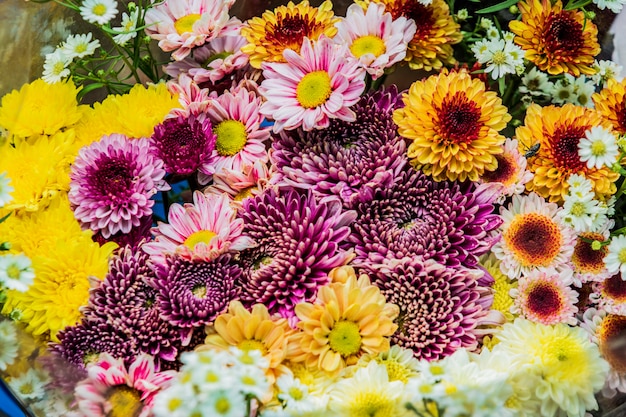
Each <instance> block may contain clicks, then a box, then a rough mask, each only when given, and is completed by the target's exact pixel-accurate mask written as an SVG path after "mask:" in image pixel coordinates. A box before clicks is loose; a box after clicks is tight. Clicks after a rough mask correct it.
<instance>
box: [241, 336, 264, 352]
mask: <svg viewBox="0 0 626 417" xmlns="http://www.w3.org/2000/svg"><path fill="white" fill-rule="evenodd" d="M237 347H238V348H239V349H241V350H243V351H244V352H248V351H251V350H258V351H260V352H261V353H263V354H264V355H265V353H266V352H267V350H266V349H265V346H264V345H263V343H261V342H259V341H258V340H254V339H246V340H242V341H241V342H239V344H238V345H237Z"/></svg>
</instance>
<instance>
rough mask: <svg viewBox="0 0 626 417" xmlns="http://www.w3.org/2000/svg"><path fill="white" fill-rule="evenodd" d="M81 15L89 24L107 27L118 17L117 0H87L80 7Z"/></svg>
mask: <svg viewBox="0 0 626 417" xmlns="http://www.w3.org/2000/svg"><path fill="white" fill-rule="evenodd" d="M79 10H80V15H81V16H82V18H83V19H85V20H86V21H87V22H89V23H94V24H97V25H106V24H107V23H109V22H110V21H111V19H113V18H114V17H115V15H117V2H116V1H115V0H85V1H84V2H83V5H82V6H81V7H80V9H79Z"/></svg>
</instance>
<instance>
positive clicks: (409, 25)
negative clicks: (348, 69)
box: [333, 3, 417, 80]
mask: <svg viewBox="0 0 626 417" xmlns="http://www.w3.org/2000/svg"><path fill="white" fill-rule="evenodd" d="M335 26H336V27H337V35H335V37H334V38H333V40H334V41H335V43H338V44H341V45H348V46H349V48H350V52H351V53H352V55H353V56H354V57H355V58H357V59H358V60H359V62H360V63H361V65H362V66H363V67H364V68H365V70H366V71H367V72H368V73H369V74H370V75H371V76H372V79H374V80H375V79H377V78H379V77H380V76H382V75H383V74H384V72H385V69H387V68H389V67H391V66H392V65H393V64H395V63H396V62H400V61H402V60H403V59H404V57H405V56H406V48H407V45H408V43H409V42H410V41H411V40H412V39H413V35H415V31H416V29H417V26H416V25H415V21H414V20H413V19H407V18H406V17H404V16H401V17H398V18H397V19H396V20H393V17H392V15H391V13H385V5H384V4H382V3H369V5H368V6H367V11H365V10H363V8H362V7H361V6H359V5H358V4H352V5H351V6H350V7H348V11H347V12H346V17H345V18H344V19H342V20H341V21H340V22H338V23H336V24H335Z"/></svg>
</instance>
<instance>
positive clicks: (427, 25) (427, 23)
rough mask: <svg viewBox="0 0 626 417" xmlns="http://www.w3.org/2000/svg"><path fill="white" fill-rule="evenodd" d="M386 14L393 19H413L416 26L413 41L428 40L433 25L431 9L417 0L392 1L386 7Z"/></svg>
mask: <svg viewBox="0 0 626 417" xmlns="http://www.w3.org/2000/svg"><path fill="white" fill-rule="evenodd" d="M387 7H389V10H387V11H388V12H390V13H391V16H393V18H394V19H397V18H399V17H401V16H404V17H406V18H407V19H413V20H414V21H415V23H416V25H417V31H416V32H415V36H413V39H428V37H429V34H430V31H431V30H432V27H433V25H434V24H435V19H434V16H433V12H432V8H431V7H429V6H424V5H423V4H421V3H419V2H418V1H417V0H406V1H394V2H393V4H389V5H387Z"/></svg>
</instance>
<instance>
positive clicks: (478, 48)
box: [472, 39, 491, 62]
mask: <svg viewBox="0 0 626 417" xmlns="http://www.w3.org/2000/svg"><path fill="white" fill-rule="evenodd" d="M472 52H473V53H474V57H475V58H476V61H478V62H487V61H489V57H490V56H491V52H490V51H489V40H488V39H481V40H479V41H478V42H476V43H475V44H474V45H472Z"/></svg>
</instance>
